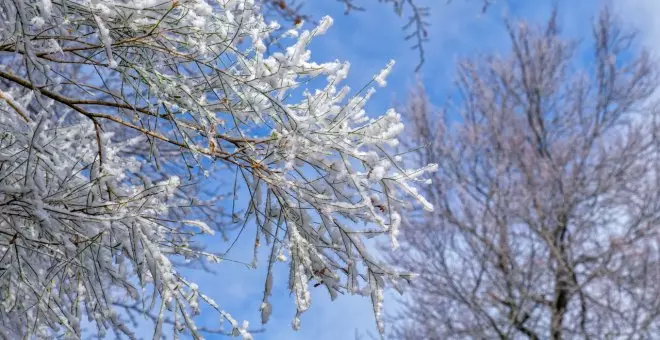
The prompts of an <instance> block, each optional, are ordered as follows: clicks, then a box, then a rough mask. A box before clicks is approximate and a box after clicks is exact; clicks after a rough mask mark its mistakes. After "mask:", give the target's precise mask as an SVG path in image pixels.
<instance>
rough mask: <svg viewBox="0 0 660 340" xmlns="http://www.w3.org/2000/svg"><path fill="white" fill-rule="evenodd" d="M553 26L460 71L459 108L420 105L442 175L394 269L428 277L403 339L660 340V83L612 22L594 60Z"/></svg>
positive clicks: (417, 114) (417, 118)
mask: <svg viewBox="0 0 660 340" xmlns="http://www.w3.org/2000/svg"><path fill="white" fill-rule="evenodd" d="M556 21H557V20H556V13H553V15H552V17H551V18H550V19H549V21H548V22H547V24H545V25H543V26H535V27H531V25H527V24H525V23H515V24H514V23H510V22H508V23H507V28H508V32H509V35H510V39H511V51H510V53H509V54H508V55H507V56H504V57H498V56H494V55H493V56H487V57H485V58H482V59H480V60H476V61H466V62H463V63H461V64H460V66H459V72H458V77H457V79H458V80H457V83H458V89H459V93H460V98H459V100H455V101H453V104H451V105H448V108H447V109H444V110H436V109H434V108H432V107H431V105H430V104H429V103H428V100H427V98H426V97H425V94H424V90H423V89H422V88H419V89H417V90H416V91H413V94H412V97H411V98H410V101H409V103H408V104H407V113H408V115H409V116H408V117H409V119H410V120H411V121H412V124H411V126H412V128H413V130H412V132H411V133H410V134H409V135H411V136H412V137H411V142H413V143H415V144H417V145H420V146H426V145H428V146H429V147H428V148H421V149H419V151H418V152H417V156H418V157H419V158H418V160H419V161H420V162H421V163H425V162H427V161H432V162H437V163H439V171H438V172H437V173H436V175H435V178H434V185H433V186H432V188H430V189H429V190H430V191H429V193H428V194H429V197H432V198H433V203H434V205H435V206H436V209H435V211H434V212H432V213H425V214H424V215H420V216H412V217H410V218H408V221H407V223H409V224H410V225H409V226H408V227H407V228H404V230H402V249H401V250H400V251H399V252H397V253H396V254H395V255H393V256H391V259H392V260H394V261H396V262H397V263H398V264H399V265H401V266H403V267H405V268H406V269H408V270H412V271H414V272H416V273H418V274H419V278H418V279H417V280H416V281H415V286H414V288H413V289H412V291H411V294H410V295H408V296H407V298H406V299H404V300H403V301H402V306H401V308H400V310H399V311H398V312H397V313H396V314H395V315H394V316H393V318H394V319H395V320H396V321H397V323H396V327H395V329H394V330H393V331H392V335H393V337H394V338H397V339H498V338H499V339H519V338H520V339H524V338H529V339H651V338H658V337H660V319H659V318H658V314H659V313H660V285H658V279H659V278H660V270H659V269H660V267H659V265H660V263H658V261H659V260H660V247H659V246H660V244H659V242H658V241H659V238H658V236H659V235H658V227H657V226H658V222H659V217H660V200H659V199H658V198H659V196H660V190H659V189H660V187H659V185H658V184H659V182H658V181H659V180H660V177H659V176H658V174H659V173H658V166H659V165H660V163H658V149H657V139H656V132H657V126H656V119H657V116H658V110H657V107H655V106H654V105H653V101H652V100H653V98H654V97H653V94H654V92H655V91H656V90H657V80H658V79H657V72H656V69H655V68H654V64H653V63H652V61H651V60H650V58H649V56H648V54H646V53H644V52H641V53H639V51H637V50H636V48H635V45H634V34H630V33H627V32H624V31H622V30H621V29H620V28H618V27H617V25H616V22H615V20H614V19H613V18H612V16H611V14H610V13H609V12H608V11H607V10H603V11H602V12H601V13H600V14H599V16H598V17H597V19H596V20H595V22H594V25H593V46H591V47H590V48H589V49H588V50H589V51H590V53H591V54H592V56H593V58H592V59H590V60H589V62H585V58H584V56H585V54H583V53H582V52H583V51H584V50H585V48H579V45H578V44H575V43H573V42H570V41H567V40H565V39H562V38H561V37H560V34H559V33H560V32H559V29H558V26H557V22H556ZM578 51H579V53H578Z"/></svg>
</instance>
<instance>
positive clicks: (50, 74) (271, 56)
mask: <svg viewBox="0 0 660 340" xmlns="http://www.w3.org/2000/svg"><path fill="white" fill-rule="evenodd" d="M331 24H332V20H331V19H330V18H328V17H325V18H323V19H322V20H320V23H319V26H318V27H316V28H315V29H313V30H311V31H307V30H304V31H303V30H298V29H293V30H288V31H286V32H285V33H284V35H280V36H278V37H277V39H276V40H278V41H280V42H281V43H282V44H283V45H284V46H288V47H287V48H285V49H282V50H276V51H271V52H267V46H266V43H265V42H266V41H269V38H270V37H271V34H273V32H275V31H276V30H277V28H278V25H277V24H276V23H273V24H266V23H265V22H264V20H263V17H262V15H261V8H260V7H258V6H257V5H256V4H255V3H254V2H253V1H250V0H241V1H234V0H221V1H212V2H211V1H209V2H207V1H204V0H174V1H152V0H141V1H134V0H130V1H129V0H112V1H94V0H92V1H91V2H90V1H79V0H0V302H1V303H0V323H2V327H0V336H2V337H4V338H6V339H16V338H23V337H24V338H33V337H38V338H49V339H50V338H53V337H64V338H80V337H81V336H82V334H83V330H82V329H81V327H82V326H81V325H82V323H83V318H85V319H86V320H88V321H89V322H91V324H92V325H94V326H96V327H97V333H98V335H101V336H102V335H104V334H105V333H106V332H107V331H108V330H110V331H113V332H115V333H116V334H117V335H119V334H123V335H126V336H128V337H130V338H133V337H134V336H135V335H134V334H133V332H132V330H131V326H130V324H127V322H126V314H123V313H120V311H126V312H127V313H128V312H133V311H135V310H137V311H139V312H141V313H142V314H143V315H146V316H150V317H151V318H152V319H153V321H154V323H155V326H154V339H158V338H160V337H161V334H162V328H163V325H164V324H170V326H171V327H172V328H171V331H168V332H169V333H170V334H171V335H173V336H177V334H179V333H182V332H183V333H189V334H190V335H192V336H193V337H194V338H200V337H201V336H202V333H203V332H205V331H218V332H221V330H215V329H207V328H202V327H198V326H197V325H196V323H195V319H194V316H195V315H196V314H197V313H199V312H200V308H201V307H200V304H204V305H207V306H208V308H211V309H215V310H217V312H218V313H219V314H220V316H221V320H222V321H223V322H224V323H227V324H229V326H230V328H229V330H228V331H226V333H227V334H229V335H234V336H242V337H243V338H245V339H249V338H250V337H251V336H250V334H249V332H248V330H247V328H248V325H247V324H241V323H240V322H238V321H237V320H235V319H234V318H233V317H232V316H231V315H229V314H228V313H227V312H225V311H224V310H223V309H222V306H219V305H218V304H217V303H215V302H214V301H212V300H211V299H210V298H208V297H207V296H205V295H204V294H203V292H201V291H200V289H199V287H198V285H197V284H195V283H194V282H191V281H189V280H186V278H185V277H184V276H183V275H182V274H181V273H180V271H179V269H180V268H181V265H182V264H185V263H186V262H194V263H198V264H204V263H214V262H219V261H221V260H225V259H227V260H231V258H230V257H229V256H228V254H229V253H230V251H231V249H232V248H233V246H234V244H235V242H236V241H235V240H236V239H237V238H238V237H239V236H240V235H241V234H244V233H243V232H244V231H245V230H248V229H251V230H253V232H254V240H255V241H254V249H255V250H254V252H255V261H254V263H253V264H252V265H254V266H256V265H257V262H258V261H257V258H256V257H257V254H258V250H257V249H258V248H259V247H260V245H261V244H263V243H265V244H267V245H268V246H269V247H270V249H268V250H267V251H266V252H267V253H268V254H269V256H268V259H267V261H266V262H267V265H268V270H267V272H268V274H267V277H266V278H265V284H264V296H263V303H262V305H261V312H262V320H263V322H266V321H267V320H268V317H269V315H270V311H271V308H272V307H271V305H270V302H269V296H270V294H271V286H272V275H273V270H272V266H273V263H274V262H275V261H278V260H279V261H284V262H287V263H289V265H290V280H289V288H290V290H291V292H292V294H293V296H294V299H295V302H296V306H297V313H296V315H295V318H294V322H293V326H294V328H297V327H299V324H300V320H299V318H298V317H299V315H300V314H301V313H303V312H304V311H305V310H307V309H308V308H309V307H310V302H311V297H310V292H309V290H308V286H309V285H316V286H319V285H320V286H322V287H324V288H326V289H327V292H328V293H329V294H330V295H331V296H332V297H333V298H334V297H335V296H336V294H337V293H349V294H363V295H367V296H371V299H372V301H373V306H374V312H375V314H376V316H377V318H378V320H379V327H380V328H381V329H382V324H381V323H380V318H379V317H378V316H379V314H380V306H381V302H382V290H383V288H384V286H385V285H387V284H389V283H394V284H396V283H398V282H399V281H401V280H406V279H407V278H408V276H407V275H406V274H402V273H399V272H397V271H395V270H393V269H390V268H389V267H388V266H387V265H386V264H384V263H381V262H379V261H377V260H375V259H374V258H372V257H371V256H370V253H369V251H368V250H367V249H366V248H365V247H364V246H363V243H362V240H363V238H364V237H365V236H369V237H371V236H374V235H379V234H389V235H391V236H392V238H393V239H394V238H395V236H396V234H397V232H398V225H399V222H400V218H399V213H398V212H399V211H402V210H405V209H407V208H409V206H410V202H409V200H410V198H411V197H412V198H413V199H416V200H418V201H420V202H421V203H423V204H424V205H425V206H426V207H427V208H429V209H430V208H431V206H430V204H428V202H426V200H425V199H424V198H422V197H421V195H419V194H418V193H417V190H416V188H415V186H416V184H417V182H418V181H420V180H421V179H420V176H423V175H424V173H425V172H427V171H429V170H431V169H432V167H422V168H420V169H408V168H406V167H404V166H403V165H402V164H401V161H402V160H401V157H400V156H396V155H395V154H394V153H393V152H392V148H393V147H394V146H396V143H397V139H396V138H397V135H398V134H399V133H400V132H401V131H402V129H403V125H402V124H401V122H400V117H399V115H398V114H397V113H395V112H394V111H392V110H390V111H388V112H387V113H386V114H385V115H382V116H380V117H377V118H374V119H372V118H368V117H367V116H366V114H365V111H364V105H365V103H366V101H367V100H368V98H369V97H370V96H371V95H372V94H373V92H374V89H373V88H372V87H371V86H370V85H371V83H370V84H369V86H366V87H365V88H364V89H363V90H362V91H359V92H358V93H355V94H353V95H349V89H348V88H346V87H339V86H340V85H341V81H342V80H343V79H344V78H345V77H346V75H347V72H348V64H347V63H341V62H339V61H335V62H329V63H320V64H319V63H315V62H312V61H311V60H310V52H309V51H308V50H307V49H306V48H307V45H308V44H309V43H310V41H311V39H312V38H313V37H315V36H318V35H321V34H323V33H324V32H325V31H326V30H327V29H328V28H329V27H330V25H331ZM391 67H392V64H390V65H388V67H387V68H385V69H384V70H383V71H382V72H381V73H379V74H378V75H377V76H376V77H374V79H373V81H374V82H376V83H378V84H379V85H385V77H386V76H387V73H388V72H389V70H390V68H391ZM221 177H229V178H231V180H229V181H227V182H229V184H230V186H229V188H228V189H226V190H223V191H221V192H220V193H218V192H216V191H213V190H206V191H203V189H204V188H207V189H208V188H209V187H210V185H213V184H216V183H218V182H217V179H219V178H221ZM239 187H240V188H242V189H240V188H239ZM227 193H228V194H229V195H226V194H227ZM225 197H229V198H230V199H231V200H233V201H235V202H238V203H222V202H223V201H222V199H223V198H225ZM241 202H242V203H243V204H241ZM241 205H242V206H245V208H244V210H243V211H240V210H239V208H240V206H241ZM228 206H231V211H226V210H223V207H228ZM227 210H229V208H227ZM229 227H238V228H240V229H238V231H237V233H236V234H235V235H232V236H233V237H235V238H233V239H232V240H231V242H229V243H227V244H226V247H225V250H224V251H223V252H213V251H209V250H205V248H204V242H202V241H201V239H200V235H202V234H213V233H214V232H215V231H221V232H222V231H226V229H227V228H229Z"/></svg>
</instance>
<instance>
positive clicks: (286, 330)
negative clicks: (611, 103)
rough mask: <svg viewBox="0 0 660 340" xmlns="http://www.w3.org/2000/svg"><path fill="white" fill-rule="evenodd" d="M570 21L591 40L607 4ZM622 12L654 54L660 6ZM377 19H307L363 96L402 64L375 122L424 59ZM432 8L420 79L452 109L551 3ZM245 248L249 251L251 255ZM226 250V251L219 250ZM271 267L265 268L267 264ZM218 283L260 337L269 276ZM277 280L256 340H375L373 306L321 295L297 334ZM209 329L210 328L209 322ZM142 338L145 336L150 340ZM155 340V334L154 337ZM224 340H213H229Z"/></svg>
mask: <svg viewBox="0 0 660 340" xmlns="http://www.w3.org/2000/svg"><path fill="white" fill-rule="evenodd" d="M558 2H559V5H560V19H561V23H562V26H563V28H564V32H565V33H566V34H567V35H568V36H572V37H585V36H588V35H589V33H590V27H589V24H590V19H591V18H592V17H593V16H594V15H595V13H596V9H597V8H598V6H599V5H600V4H602V3H603V2H602V1H598V0H570V1H569V0H559V1H558ZM612 2H613V6H614V8H615V9H616V11H618V12H620V13H621V15H622V16H623V18H624V19H626V20H627V21H628V23H629V24H631V25H633V26H635V27H636V28H638V29H640V30H641V37H642V40H643V41H644V42H645V43H647V44H648V45H649V47H651V48H653V47H654V41H653V39H654V37H656V36H659V35H658V33H660V23H654V22H653V18H654V16H657V15H658V14H660V0H618V1H615V0H613V1H612ZM360 3H364V6H365V7H366V8H367V12H354V13H352V14H351V15H349V16H345V15H344V14H343V7H342V5H341V3H340V2H337V1H332V0H331V1H322V0H307V4H306V7H305V9H306V11H307V12H308V13H311V14H312V15H314V16H315V17H317V18H319V17H321V16H322V15H326V14H327V15H330V16H332V17H333V18H334V19H335V24H334V26H333V28H331V29H330V31H329V32H328V33H327V34H326V35H325V36H322V37H319V38H317V39H316V40H315V41H314V42H313V43H312V45H311V47H310V49H311V50H312V56H313V59H314V60H316V61H327V60H334V59H340V60H348V61H350V63H351V71H350V76H349V78H348V84H349V85H350V86H351V88H353V89H354V90H357V89H359V88H361V87H362V85H364V84H365V83H366V82H368V81H369V80H370V79H371V78H372V76H373V75H374V74H375V73H377V72H378V71H379V70H380V69H381V68H382V67H383V66H385V65H386V64H387V62H388V61H389V60H390V59H395V60H396V62H397V64H396V66H395V68H394V70H393V72H392V73H391V75H390V77H389V78H388V86H387V87H386V88H384V89H379V91H378V92H377V93H376V95H375V96H374V97H373V99H372V101H371V102H370V104H369V105H368V106H367V109H368V112H369V113H370V114H371V115H374V116H375V115H379V114H382V113H384V112H385V110H386V109H387V108H389V107H391V106H392V105H393V103H394V102H395V101H397V100H398V101H403V100H405V97H406V95H407V89H408V88H410V86H411V85H413V84H414V82H415V75H414V73H413V70H414V68H415V66H416V65H417V61H418V59H417V58H418V56H417V51H413V50H411V49H410V48H409V46H410V45H411V43H410V42H406V41H404V39H403V37H404V32H403V31H402V30H401V26H402V25H403V24H404V21H403V20H402V19H401V18H399V17H397V16H396V15H395V14H394V13H393V11H392V9H391V8H390V7H388V6H385V5H383V4H381V3H379V2H377V1H375V0H362V1H361V2H360ZM422 3H428V4H429V5H430V7H431V16H430V17H429V21H430V23H431V28H430V31H429V38H430V42H429V43H428V44H427V46H426V50H427V53H426V60H427V61H426V63H425V65H424V67H423V69H422V73H421V75H420V77H421V80H422V81H423V83H424V85H425V87H426V89H427V90H428V91H429V94H430V97H431V100H432V101H435V102H438V103H439V102H442V100H443V99H444V98H445V97H446V96H448V95H449V94H451V89H452V75H453V72H454V65H455V62H456V61H457V60H458V59H459V58H462V57H468V56H476V55H477V54H479V53H490V52H505V51H506V48H507V47H508V43H507V36H506V32H505V30H504V26H503V22H502V18H503V17H505V16H509V17H515V18H523V19H529V20H531V21H537V22H539V20H543V19H545V18H547V17H548V15H549V13H550V9H551V4H552V1H551V0H508V1H507V0H497V1H496V3H495V4H494V5H492V6H491V7H490V8H489V10H488V12H487V13H486V14H484V15H481V4H482V3H481V0H453V1H452V3H451V4H447V3H446V1H438V0H435V1H434V0H425V1H421V2H420V4H422ZM253 238H254V229H253V228H249V227H248V229H247V230H246V232H245V234H244V235H243V237H242V238H241V240H240V241H239V243H238V244H237V245H236V247H235V249H234V250H232V255H231V257H232V258H234V259H237V260H242V261H244V262H247V263H249V262H250V261H251V258H252V249H251V244H252V242H253ZM241 245H243V246H241ZM225 246H226V245H224V244H223V245H220V246H219V248H218V250H221V249H224V247H225ZM262 260H263V258H262ZM261 263H264V262H263V261H262V262H261ZM216 268H217V273H216V274H215V275H211V274H205V273H201V272H187V273H186V274H187V276H188V277H189V278H190V279H193V280H196V281H197V282H199V285H200V289H201V290H202V291H204V292H206V293H207V295H209V296H211V297H213V298H214V299H215V300H216V302H218V303H219V304H220V306H221V307H222V308H223V309H225V310H227V311H228V312H230V313H231V314H232V315H233V316H234V317H235V318H236V319H239V320H244V319H246V320H249V321H250V323H251V325H252V326H253V328H259V327H260V323H259V320H260V314H259V311H258V307H259V305H260V303H261V294H262V291H263V282H264V279H265V268H263V267H259V268H258V269H256V270H251V269H247V268H246V267H244V266H241V265H239V264H234V263H229V262H224V263H221V264H219V265H217V266H216ZM277 274H279V275H276V276H275V280H274V289H273V297H272V298H271V302H272V304H273V315H272V317H271V320H270V322H269V323H268V324H267V325H266V326H265V329H266V331H265V332H264V333H256V334H254V338H255V339H256V340H262V339H274V340H296V339H301V340H306V339H313V340H331V339H332V340H336V339H353V337H354V334H355V332H356V330H357V331H359V332H361V333H364V332H372V333H374V334H375V324H374V319H373V315H372V311H371V304H370V301H369V299H367V298H361V297H350V296H341V297H339V299H338V300H337V301H334V302H330V301H329V298H328V297H327V294H325V292H324V291H323V290H322V289H321V288H317V289H315V288H312V292H313V295H312V307H311V309H310V310H309V311H308V312H306V313H305V314H304V315H303V317H302V329H301V330H300V331H298V332H295V331H293V330H292V329H291V320H292V317H293V315H294V313H295V306H294V304H293V300H292V298H291V297H290V296H289V293H288V291H287V289H286V285H287V277H286V270H285V268H284V266H282V267H281V268H278V270H277ZM388 306H389V307H390V308H393V307H395V306H393V303H392V300H391V299H390V301H389V303H388V301H387V300H386V302H385V308H388ZM203 318H205V320H204V321H205V322H203V323H204V324H208V325H217V322H218V320H219V319H218V318H219V317H218V316H217V314H215V313H208V314H206V315H205V316H203ZM206 321H208V322H206ZM141 333H142V332H141ZM143 334H144V335H145V338H150V336H151V333H150V332H149V331H148V330H147V329H145V332H144V333H143ZM222 338H225V337H224V336H212V335H211V336H208V337H207V339H222Z"/></svg>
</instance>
